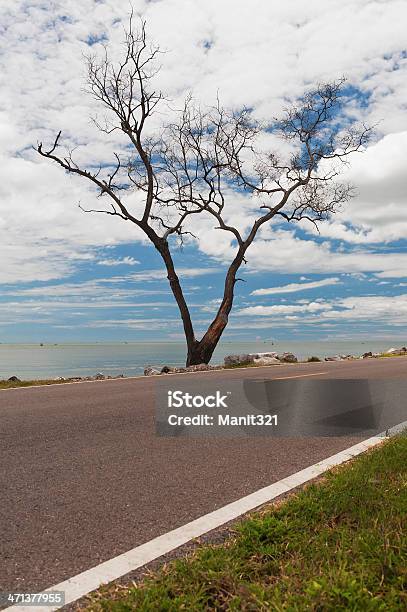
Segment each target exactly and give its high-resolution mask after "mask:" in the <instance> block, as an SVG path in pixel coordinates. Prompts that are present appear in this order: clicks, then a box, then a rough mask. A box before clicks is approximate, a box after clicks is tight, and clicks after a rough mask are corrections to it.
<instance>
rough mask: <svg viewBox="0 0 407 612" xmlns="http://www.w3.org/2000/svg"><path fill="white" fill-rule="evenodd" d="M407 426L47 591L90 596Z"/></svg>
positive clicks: (17, 611) (18, 610)
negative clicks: (89, 594)
mask: <svg viewBox="0 0 407 612" xmlns="http://www.w3.org/2000/svg"><path fill="white" fill-rule="evenodd" d="M406 427H407V421H404V422H403V423H400V424H399V425H396V426H395V427H392V428H391V429H389V430H388V431H387V432H383V433H382V434H379V435H378V436H374V437H372V438H368V439H367V440H364V441H363V442H359V443H358V444H355V445H354V446H351V447H349V448H346V449H345V450H343V451H341V452H340V453H337V454H336V455H332V456H331V457H328V458H327V459H324V460H323V461H319V462H318V463H315V464H314V465H311V466H310V467H307V468H305V469H303V470H300V471H299V472H296V473H295V474H292V475H291V476H287V477H286V478H283V479H282V480H279V481H278V482H275V483H273V484H272V485H269V486H268V487H264V488H262V489H259V490H258V491H256V492H255V493H251V494H250V495H247V496H246V497H242V498H241V499H238V500H237V501H234V502H232V503H230V504H227V505H226V506H223V508H219V509H218V510H215V511H214V512H210V513H209V514H205V515H204V516H201V517H200V518H198V519H196V520H194V521H191V522H190V523H187V524H186V525H183V526H182V527H178V528H177V529H173V530H172V531H169V532H168V533H164V534H163V535H161V536H158V537H157V538H154V539H153V540H150V541H149V542H146V543H145V544H141V546H136V548H133V549H132V550H129V551H128V552H126V553H123V554H121V555H118V556H117V557H114V558H113V559H110V560H109V561H105V562H104V563H100V565H97V566H96V567H93V568H91V569H89V570H85V571H84V572H81V573H80V574H77V575H76V576H73V577H72V578H69V579H68V580H64V581H63V582H60V583H59V584H56V585H54V586H52V587H49V588H48V589H45V591H44V592H49V591H64V592H65V605H66V604H69V603H72V602H74V601H76V600H77V599H79V598H81V597H83V596H84V595H87V594H88V593H90V592H91V591H94V590H95V589H97V588H99V587H100V586H101V585H102V584H106V583H108V582H112V580H117V579H118V578H120V577H121V576H124V575H125V574H128V573H129V572H131V571H134V570H136V569H138V568H140V567H142V566H143V565H146V564H147V563H150V562H151V561H154V560H155V559H158V558H159V557H161V556H162V555H165V554H167V553H169V552H171V551H173V550H175V549H176V548H179V547H180V546H182V545H183V544H186V543H187V542H190V541H191V540H193V539H195V538H199V537H200V536H202V535H204V534H205V533H208V532H209V531H212V530H213V529H216V528H218V527H221V526H222V525H224V524H225V523H228V522H229V521H232V520H234V519H236V518H239V517H240V516H242V515H243V514H246V513H247V512H250V511H251V510H255V509H256V508H258V507H259V506H261V505H263V504H265V503H267V502H270V501H272V500H273V499H275V498H276V497H278V496H279V495H282V494H283V493H287V492H288V491H291V490H292V489H294V488H295V487H298V486H300V485H302V484H304V483H306V482H308V481H310V480H312V479H314V478H316V477H317V476H320V475H321V474H323V473H324V472H326V471H327V470H329V469H331V468H332V467H334V466H337V465H341V464H342V463H345V462H346V461H349V459H352V458H353V457H356V456H357V455H360V454H361V453H364V452H365V451H366V450H368V449H370V448H373V447H374V446H377V445H378V444H381V443H382V442H383V440H384V439H385V435H386V434H387V435H390V434H393V433H398V432H399V431H401V430H402V429H404V428H406ZM59 607H60V606H55V607H52V606H46V607H45V606H30V608H29V611H28V610H27V607H26V606H10V607H8V608H6V610H11V611H12V612H53V611H54V610H58V609H59Z"/></svg>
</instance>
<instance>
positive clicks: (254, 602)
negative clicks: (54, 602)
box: [87, 436, 407, 612]
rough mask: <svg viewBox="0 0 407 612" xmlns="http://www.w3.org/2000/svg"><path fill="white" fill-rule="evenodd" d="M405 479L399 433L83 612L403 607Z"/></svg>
mask: <svg viewBox="0 0 407 612" xmlns="http://www.w3.org/2000/svg"><path fill="white" fill-rule="evenodd" d="M406 484H407V437H406V436H400V437H397V438H394V439H392V440H390V441H387V442H385V443H384V444H383V445H381V446H380V447H379V448H377V449H375V450H372V451H370V452H368V453H366V454H364V455H362V456H360V457H359V458H357V459H355V460H353V461H352V462H351V463H349V464H347V465H346V466H342V467H340V468H336V469H335V470H333V471H331V472H329V473H328V474H327V475H326V477H324V478H323V479H322V480H321V481H319V482H318V483H313V484H311V485H309V486H308V487H306V488H305V489H303V490H302V491H300V492H299V493H298V494H295V495H292V496H291V497H289V498H288V500H287V501H286V502H283V503H280V504H279V505H278V504H277V505H276V504H275V505H271V506H268V507H266V508H265V509H263V510H262V511H259V512H257V513H255V514H253V515H252V516H251V517H250V518H249V519H247V520H245V521H243V522H242V523H240V524H239V525H238V527H237V528H236V529H235V531H234V532H233V534H232V537H231V538H230V539H229V540H228V541H227V542H226V544H225V543H224V544H222V545H219V544H218V545H205V546H201V547H199V548H197V550H196V552H194V553H193V554H191V555H190V556H189V557H187V558H182V559H180V560H176V561H172V562H171V563H169V564H167V565H164V566H163V567H162V568H161V569H160V570H158V571H157V572H156V573H154V574H151V575H150V576H149V577H147V578H146V579H145V580H144V581H143V582H142V583H141V584H139V585H132V586H131V587H130V588H129V587H125V586H119V585H117V584H115V583H112V584H111V585H107V586H106V587H103V588H102V589H100V590H99V591H98V592H96V593H94V594H93V595H92V596H91V599H90V603H89V605H88V607H87V610H88V611H91V610H92V611H102V610H112V611H117V612H125V611H128V610H137V611H145V612H147V611H154V612H155V611H163V612H164V611H166V612H171V611H178V610H188V611H197V612H198V611H204V610H231V611H237V610H244V611H252V610H260V611H266V610H267V611H268V610H275V611H278V612H280V611H283V610H288V611H293V612H294V611H298V612H303V611H306V610H310V611H321V612H324V611H326V610H328V611H331V610H332V611H339V610H351V611H363V612H365V611H376V610H380V611H383V612H384V611H388V610H406V609H407V593H406V586H407V585H406V579H407V555H406V549H407V525H406V518H407V487H406Z"/></svg>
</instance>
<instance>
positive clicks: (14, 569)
mask: <svg viewBox="0 0 407 612" xmlns="http://www.w3.org/2000/svg"><path fill="white" fill-rule="evenodd" d="M310 375H313V376H315V377H317V378H343V379H358V378H368V379H375V380H378V379H403V380H407V358H390V359H369V360H358V361H343V362H322V363H310V364H292V365H291V364H290V365H281V366H271V367H259V368H246V369H234V370H219V371H213V372H203V373H196V374H185V375H178V374H174V375H168V378H170V379H171V381H174V385H175V384H176V381H177V379H180V378H181V377H183V378H185V376H188V377H189V376H192V377H194V378H200V379H202V385H203V388H205V385H207V384H208V381H210V383H211V384H212V383H213V384H215V383H216V384H217V385H224V384H227V382H228V381H230V380H236V379H240V380H241V379H243V378H248V379H250V380H254V379H263V380H265V379H274V378H280V379H282V378H287V379H289V378H297V377H307V376H310ZM160 378H162V377H160ZM157 380H159V378H158V377H145V378H134V379H130V378H129V379H121V380H107V381H101V382H93V383H92V382H89V383H88V382H84V383H76V384H61V385H53V386H43V387H31V388H30V387H28V388H18V389H11V390H4V391H0V491H1V500H0V592H5V591H13V590H14V591H15V590H21V591H26V592H33V591H40V590H42V589H44V588H47V587H49V586H52V585H53V584H56V583H58V582H61V581H63V580H65V579H67V578H70V577H71V576H74V575H76V574H78V573H79V572H82V571H84V570H86V569H88V568H90V567H93V566H95V565H97V564H99V563H101V562H102V561H105V560H108V559H111V558H112V557H115V556H116V555H118V554H120V553H123V552H125V551H127V550H129V549H131V548H134V547H135V546H138V545H140V544H142V543H144V542H147V541H149V540H151V539H152V538H155V537H156V536H158V535H161V534H163V533H166V532H167V531H169V530H171V529H174V528H176V527H179V526H181V525H183V524H185V523H188V522H189V521H191V520H193V519H195V518H198V517H200V516H202V515H204V514H206V513H208V512H211V511H213V510H215V509H217V508H220V507H222V506H224V505H225V504H227V503H230V502H232V501H234V500H237V499H239V498H241V497H243V496H245V495H248V494H250V493H252V492H254V491H256V490H257V489H260V488H261V487H265V486H267V485H269V484H272V483H273V482H276V481H278V480H280V479H282V478H284V477H287V476H289V475H290V474H292V473H295V472H297V471H298V470H300V469H303V468H305V467H307V466H309V465H312V464H314V463H316V462H318V461H320V460H322V459H325V458H326V457H329V456H330V455H333V454H335V453H337V452H339V451H341V450H343V449H345V448H347V447H349V446H351V445H353V444H355V443H357V442H358V441H360V439H361V438H360V436H359V437H355V436H352V437H350V436H343V437H325V438H313V437H309V438H300V437H298V438H288V437H287V438H268V437H253V438H227V439H226V438H225V439H219V438H174V437H168V438H165V437H158V436H157V435H156V433H155V409H154V388H155V385H156V381H157ZM399 408H400V409H401V412H402V413H403V414H404V419H403V418H401V417H402V416H403V414H400V422H401V421H403V420H405V418H406V416H405V415H406V412H407V411H406V406H405V405H404V406H401V407H399Z"/></svg>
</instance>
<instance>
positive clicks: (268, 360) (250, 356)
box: [7, 346, 407, 383]
mask: <svg viewBox="0 0 407 612" xmlns="http://www.w3.org/2000/svg"><path fill="white" fill-rule="evenodd" d="M382 357H407V347H405V346H403V347H401V348H394V347H392V348H389V349H388V350H387V351H385V352H384V353H374V352H372V351H367V352H365V353H363V355H333V356H328V357H323V358H320V357H317V356H315V355H313V356H311V357H308V359H305V360H300V359H298V357H297V356H296V355H294V353H289V352H285V353H276V352H273V351H272V352H268V353H244V354H240V355H226V357H225V358H224V362H223V364H218V365H207V364H205V363H200V364H198V365H193V366H189V367H179V366H169V365H164V366H163V367H156V366H147V367H146V368H145V369H144V376H157V375H161V374H183V373H187V372H208V371H211V370H225V369H226V370H227V369H233V368H241V367H261V366H272V365H283V364H287V363H313V362H323V361H352V360H357V359H379V358H382ZM118 378H128V377H127V376H125V375H124V374H119V375H118V376H109V375H106V374H103V373H102V372H98V373H97V374H95V375H94V376H70V377H69V378H65V377H63V376H58V377H57V378H54V379H53V380H54V381H55V382H61V383H62V382H86V381H95V380H115V379H118ZM7 382H15V383H19V382H23V381H22V380H21V379H20V378H18V377H17V376H10V378H9V379H8V381H7Z"/></svg>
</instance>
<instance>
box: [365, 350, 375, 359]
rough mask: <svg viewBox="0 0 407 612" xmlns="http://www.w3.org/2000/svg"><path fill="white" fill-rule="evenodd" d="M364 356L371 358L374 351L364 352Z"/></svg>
mask: <svg viewBox="0 0 407 612" xmlns="http://www.w3.org/2000/svg"><path fill="white" fill-rule="evenodd" d="M362 357H363V359H369V357H373V353H372V351H369V352H367V353H363V355H362Z"/></svg>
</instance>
